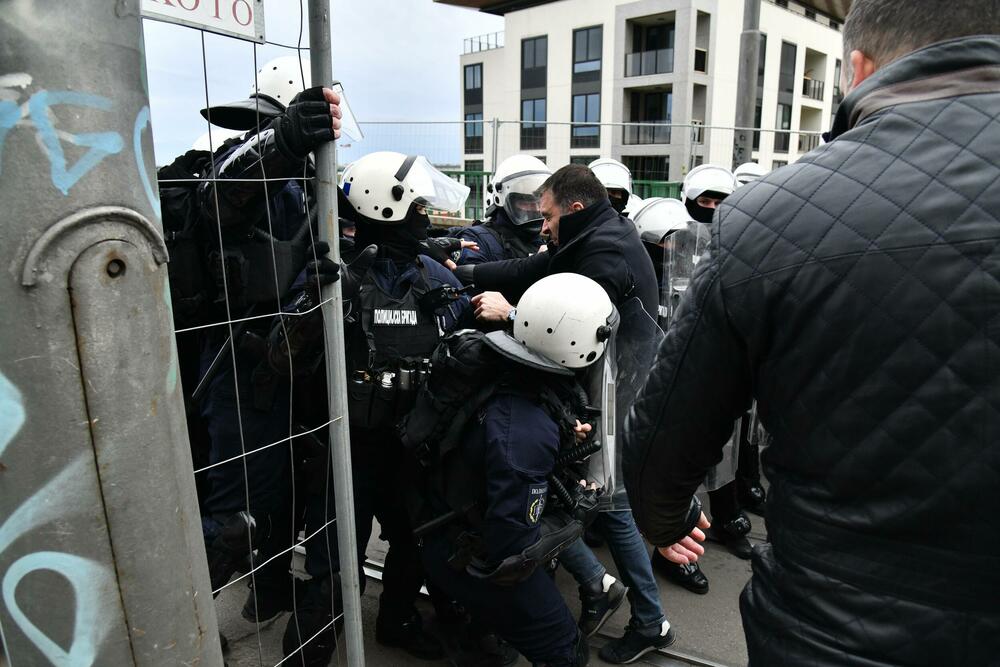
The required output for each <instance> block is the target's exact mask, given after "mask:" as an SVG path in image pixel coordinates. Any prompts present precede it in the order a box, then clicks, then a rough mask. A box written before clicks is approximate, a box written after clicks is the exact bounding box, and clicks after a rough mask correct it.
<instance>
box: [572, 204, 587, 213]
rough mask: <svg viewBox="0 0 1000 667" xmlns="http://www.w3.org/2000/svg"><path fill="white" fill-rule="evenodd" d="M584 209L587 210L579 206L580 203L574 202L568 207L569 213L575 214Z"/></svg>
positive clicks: (581, 205)
mask: <svg viewBox="0 0 1000 667" xmlns="http://www.w3.org/2000/svg"><path fill="white" fill-rule="evenodd" d="M585 208H587V207H586V206H584V205H583V204H581V203H580V202H578V201H575V202H573V203H572V204H570V205H569V212H570V213H576V212H577V211H582V210H583V209H585Z"/></svg>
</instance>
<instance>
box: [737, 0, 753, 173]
mask: <svg viewBox="0 0 1000 667" xmlns="http://www.w3.org/2000/svg"><path fill="white" fill-rule="evenodd" d="M759 52H760V0H744V2H743V33H742V34H741V35H740V72H739V79H738V80H737V84H736V126H737V127H742V128H747V127H753V124H754V115H755V114H756V111H757V67H758V54H759ZM735 135H736V136H735V137H734V138H733V139H734V140H733V168H734V169H735V168H736V167H737V166H739V165H741V164H743V163H744V162H749V161H750V158H751V156H752V155H753V132H747V131H746V130H742V131H741V130H736V131H735Z"/></svg>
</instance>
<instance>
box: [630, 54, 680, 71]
mask: <svg viewBox="0 0 1000 667" xmlns="http://www.w3.org/2000/svg"><path fill="white" fill-rule="evenodd" d="M673 71H674V50H673V49H657V50H655V51H639V52H637V53H627V54H625V76H649V75H650V74H670V73H671V72H673Z"/></svg>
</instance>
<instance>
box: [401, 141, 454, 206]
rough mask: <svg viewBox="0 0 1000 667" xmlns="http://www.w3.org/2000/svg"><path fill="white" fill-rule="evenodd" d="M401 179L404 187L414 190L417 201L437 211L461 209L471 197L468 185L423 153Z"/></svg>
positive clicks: (415, 200)
mask: <svg viewBox="0 0 1000 667" xmlns="http://www.w3.org/2000/svg"><path fill="white" fill-rule="evenodd" d="M404 164H405V163H404ZM401 181H402V183H403V187H404V188H408V189H410V190H412V191H413V201H414V202H415V203H417V204H420V205H421V206H426V207H427V208H430V209H434V210H436V211H448V212H455V211H460V210H462V209H463V208H464V207H465V200H466V199H468V198H469V188H468V187H467V186H465V185H462V184H461V183H459V182H458V181H456V180H455V179H453V178H449V177H448V176H446V175H445V174H443V173H442V172H441V171H440V170H439V169H438V168H437V167H435V166H434V165H432V164H431V163H430V162H428V161H427V158H425V157H424V156H423V155H420V156H418V157H417V158H416V159H415V160H414V161H413V164H412V165H411V166H410V168H409V170H408V172H407V173H406V174H404V175H402V176H401Z"/></svg>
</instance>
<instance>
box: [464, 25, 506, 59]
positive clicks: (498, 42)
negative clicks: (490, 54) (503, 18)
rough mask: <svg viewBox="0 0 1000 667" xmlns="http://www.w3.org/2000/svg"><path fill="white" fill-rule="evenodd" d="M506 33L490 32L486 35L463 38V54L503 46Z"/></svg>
mask: <svg viewBox="0 0 1000 667" xmlns="http://www.w3.org/2000/svg"><path fill="white" fill-rule="evenodd" d="M503 40H504V33H503V32H502V31H501V32H490V33H487V34H485V35H476V36H475V37H466V38H465V39H464V40H462V55H463V56H464V55H467V54H469V53H479V52H480V51H491V50H493V49H502V48H503Z"/></svg>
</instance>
